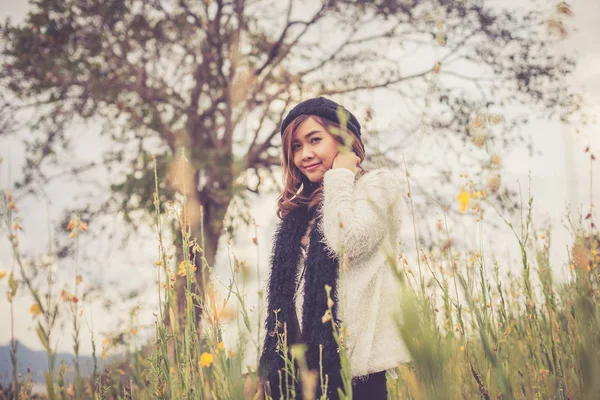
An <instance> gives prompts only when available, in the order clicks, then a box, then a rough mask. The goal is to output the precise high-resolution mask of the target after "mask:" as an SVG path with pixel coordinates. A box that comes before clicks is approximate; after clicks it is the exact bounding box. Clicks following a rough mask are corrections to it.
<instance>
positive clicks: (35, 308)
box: [29, 303, 42, 318]
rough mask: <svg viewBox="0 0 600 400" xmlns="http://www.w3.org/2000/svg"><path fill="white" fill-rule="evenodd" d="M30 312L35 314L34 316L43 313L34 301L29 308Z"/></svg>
mask: <svg viewBox="0 0 600 400" xmlns="http://www.w3.org/2000/svg"><path fill="white" fill-rule="evenodd" d="M29 312H30V313H31V314H33V317H34V318H35V317H37V316H38V315H40V314H41V313H42V309H41V308H40V305H39V304H38V303H33V304H32V305H31V307H30V308H29Z"/></svg>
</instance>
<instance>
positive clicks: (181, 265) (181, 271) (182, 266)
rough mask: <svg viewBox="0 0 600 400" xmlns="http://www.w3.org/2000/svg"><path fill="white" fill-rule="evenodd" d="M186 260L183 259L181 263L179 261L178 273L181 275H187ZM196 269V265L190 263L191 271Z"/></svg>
mask: <svg viewBox="0 0 600 400" xmlns="http://www.w3.org/2000/svg"><path fill="white" fill-rule="evenodd" d="M188 263H189V264H191V262H189V261H188ZM185 266H186V262H185V261H182V262H181V263H179V271H177V275H179V276H185V275H186V268H185ZM195 271H196V266H195V265H190V272H195Z"/></svg>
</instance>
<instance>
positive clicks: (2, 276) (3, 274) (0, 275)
mask: <svg viewBox="0 0 600 400" xmlns="http://www.w3.org/2000/svg"><path fill="white" fill-rule="evenodd" d="M5 276H6V271H0V279H2V278H4V277H5Z"/></svg>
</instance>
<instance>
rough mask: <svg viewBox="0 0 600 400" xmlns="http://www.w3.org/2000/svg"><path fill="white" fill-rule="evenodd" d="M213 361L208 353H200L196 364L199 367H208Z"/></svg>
mask: <svg viewBox="0 0 600 400" xmlns="http://www.w3.org/2000/svg"><path fill="white" fill-rule="evenodd" d="M212 363H213V356H212V354H210V353H202V355H201V356H200V361H198V365H199V366H201V367H210V365H211V364H212Z"/></svg>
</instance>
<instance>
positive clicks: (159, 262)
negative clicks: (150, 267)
mask: <svg viewBox="0 0 600 400" xmlns="http://www.w3.org/2000/svg"><path fill="white" fill-rule="evenodd" d="M154 265H158V266H161V265H162V261H161V260H158V261H154Z"/></svg>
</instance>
